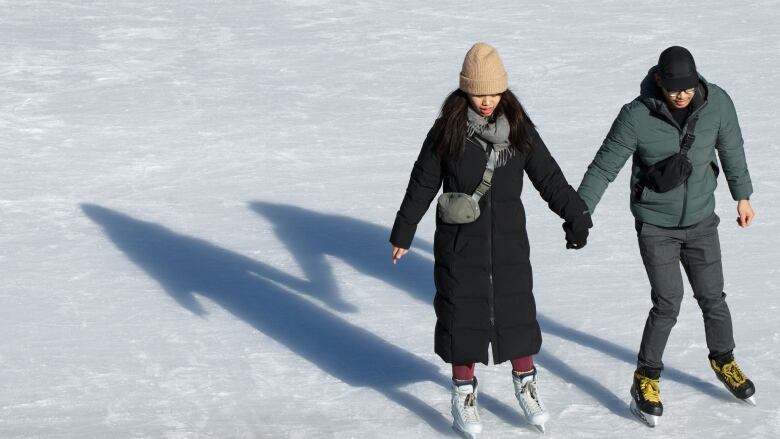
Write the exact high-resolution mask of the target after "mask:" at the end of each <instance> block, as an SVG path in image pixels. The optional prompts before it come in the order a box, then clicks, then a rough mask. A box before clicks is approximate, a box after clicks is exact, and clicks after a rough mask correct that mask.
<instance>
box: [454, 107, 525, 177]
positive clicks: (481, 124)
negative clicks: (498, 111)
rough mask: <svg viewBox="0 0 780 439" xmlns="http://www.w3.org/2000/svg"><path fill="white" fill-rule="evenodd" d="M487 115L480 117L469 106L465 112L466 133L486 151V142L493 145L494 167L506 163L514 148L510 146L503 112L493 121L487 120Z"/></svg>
mask: <svg viewBox="0 0 780 439" xmlns="http://www.w3.org/2000/svg"><path fill="white" fill-rule="evenodd" d="M488 120H489V119H488V118H487V117H482V116H481V115H479V114H478V113H477V112H476V111H474V110H473V109H472V108H471V107H468V110H467V112H466V135H467V136H469V137H471V138H472V139H474V140H476V141H477V142H478V143H479V144H480V145H482V149H484V150H485V151H487V146H488V144H492V145H493V150H494V151H496V154H497V158H496V167H497V168H498V167H501V166H504V165H505V164H506V162H508V161H509V159H511V158H512V157H513V156H514V155H515V151H516V149H515V148H510V146H511V144H510V143H509V122H508V121H507V120H506V116H504V115H503V114H502V115H501V116H498V117H497V118H496V121H495V123H490V122H488Z"/></svg>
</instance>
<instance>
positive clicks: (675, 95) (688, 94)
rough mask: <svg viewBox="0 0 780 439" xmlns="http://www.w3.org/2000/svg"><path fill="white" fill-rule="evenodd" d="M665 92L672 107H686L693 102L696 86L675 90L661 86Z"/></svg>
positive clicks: (667, 101) (665, 96)
mask: <svg viewBox="0 0 780 439" xmlns="http://www.w3.org/2000/svg"><path fill="white" fill-rule="evenodd" d="M661 91H662V92H663V94H664V98H665V99H666V103H667V104H668V105H669V107H670V108H685V107H687V106H688V105H690V104H691V101H692V100H693V95H695V94H696V89H695V88H689V89H688V90H674V91H670V90H667V89H665V88H661Z"/></svg>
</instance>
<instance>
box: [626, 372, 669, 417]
mask: <svg viewBox="0 0 780 439" xmlns="http://www.w3.org/2000/svg"><path fill="white" fill-rule="evenodd" d="M648 375H649V376H648ZM631 412H632V413H633V414H634V415H635V416H636V417H637V418H639V420H640V421H642V422H644V423H645V424H647V425H648V426H649V427H655V426H656V425H658V421H659V419H660V417H661V415H662V414H663V412H664V406H663V404H662V403H661V387H660V373H659V372H656V371H647V370H643V371H642V372H641V373H640V371H636V372H634V383H633V385H632V386H631Z"/></svg>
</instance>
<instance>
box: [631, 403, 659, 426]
mask: <svg viewBox="0 0 780 439" xmlns="http://www.w3.org/2000/svg"><path fill="white" fill-rule="evenodd" d="M631 413H633V414H634V416H636V417H637V418H638V419H639V420H640V421H642V423H644V424H645V425H647V426H648V427H650V428H655V426H656V425H658V421H659V420H660V418H661V417H660V416H655V415H651V414H648V413H645V412H643V411H642V410H639V407H637V405H636V402H635V401H634V400H633V399H632V400H631Z"/></svg>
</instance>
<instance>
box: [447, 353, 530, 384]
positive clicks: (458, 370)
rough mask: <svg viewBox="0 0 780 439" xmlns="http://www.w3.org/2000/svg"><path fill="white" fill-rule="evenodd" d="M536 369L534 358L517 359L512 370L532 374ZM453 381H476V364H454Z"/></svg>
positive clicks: (513, 361)
mask: <svg viewBox="0 0 780 439" xmlns="http://www.w3.org/2000/svg"><path fill="white" fill-rule="evenodd" d="M533 369H534V357H533V356H532V355H529V356H527V357H520V358H515V359H514V360H512V370H513V371H515V372H530V371H532V370H533ZM452 379H454V380H458V381H471V380H473V379H474V363H471V364H453V365H452Z"/></svg>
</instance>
